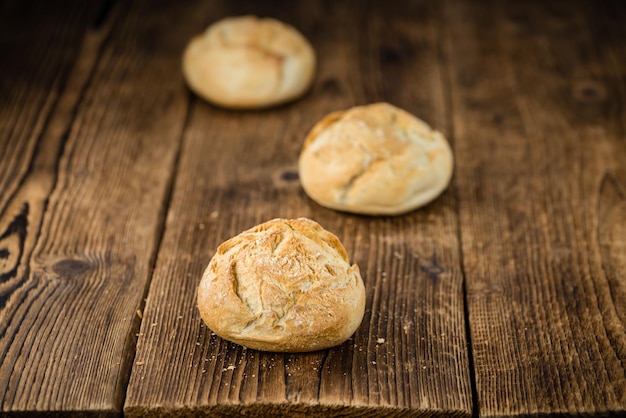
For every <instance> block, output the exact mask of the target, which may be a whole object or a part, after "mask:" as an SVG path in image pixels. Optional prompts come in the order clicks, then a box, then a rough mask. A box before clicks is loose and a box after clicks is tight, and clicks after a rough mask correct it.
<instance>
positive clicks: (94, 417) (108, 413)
mask: <svg viewBox="0 0 626 418" xmlns="http://www.w3.org/2000/svg"><path fill="white" fill-rule="evenodd" d="M1 416H2V417H6V418H31V417H32V418H41V417H42V416H45V417H46V418H65V417H67V418H121V417H122V416H123V415H122V413H121V412H119V411H113V410H104V409H103V410H90V411H66V410H63V411H45V412H43V411H10V412H3V415H1Z"/></svg>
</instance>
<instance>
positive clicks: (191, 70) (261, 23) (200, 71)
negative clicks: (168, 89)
mask: <svg viewBox="0 0 626 418" xmlns="http://www.w3.org/2000/svg"><path fill="white" fill-rule="evenodd" d="M314 71H315V53H314V51H313V47H312V46H311V44H310V43H309V42H308V41H307V40H306V38H304V36H302V34H300V32H298V31H297V30H296V29H294V28H293V27H291V26H289V25H286V24H284V23H282V22H279V21H277V20H275V19H271V18H263V19H260V18H258V17H256V16H239V17H230V18H225V19H222V20H220V21H218V22H215V23H214V24H213V25H211V26H209V27H208V28H207V30H206V31H205V32H204V33H203V34H202V35H199V36H196V37H195V38H193V39H192V40H191V41H190V42H189V45H188V46H187V48H186V49H185V53H184V55H183V74H184V76H185V80H186V81H187V84H188V85H189V87H190V88H191V89H192V90H193V91H194V92H195V93H196V94H198V95H199V96H201V97H203V98H204V99H206V100H208V101H210V102H212V103H214V104H217V105H219V106H223V107H230V108H258V107H266V106H272V105H276V104H280V103H284V102H286V101H289V100H292V99H295V98H296V97H298V96H300V95H302V94H304V92H305V91H306V90H307V89H308V88H309V86H310V85H311V83H312V81H313V76H314Z"/></svg>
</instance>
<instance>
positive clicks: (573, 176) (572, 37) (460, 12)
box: [445, 1, 626, 417]
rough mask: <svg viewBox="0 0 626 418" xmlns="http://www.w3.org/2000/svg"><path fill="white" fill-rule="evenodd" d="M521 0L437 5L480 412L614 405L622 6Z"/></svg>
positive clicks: (622, 355) (620, 386) (618, 412)
mask: <svg viewBox="0 0 626 418" xmlns="http://www.w3.org/2000/svg"><path fill="white" fill-rule="evenodd" d="M533 3H534V4H532V5H528V4H522V3H515V2H505V1H489V2H484V3H482V4H481V5H482V7H472V6H471V5H470V4H469V3H468V2H461V1H450V2H448V4H447V7H446V14H445V23H446V32H447V34H448V40H447V45H448V46H447V56H448V59H449V69H450V83H451V86H450V87H451V88H450V91H451V95H452V109H453V113H454V135H455V141H456V156H457V184H458V192H459V210H460V211H459V216H460V221H461V236H462V252H463V260H464V272H465V275H466V281H467V301H468V310H469V318H468V319H469V324H470V329H471V344H472V354H473V363H474V367H475V378H476V389H477V396H478V403H479V412H480V416H485V417H488V416H498V417H499V416H537V415H540V414H550V413H552V414H560V415H559V416H581V415H584V416H624V414H626V373H625V366H626V335H625V333H624V329H625V327H626V322H625V321H624V319H625V316H624V309H625V308H626V303H625V299H624V294H625V291H626V282H625V281H624V278H625V277H626V270H624V266H625V262H626V252H625V251H624V242H625V241H624V240H625V238H624V237H625V236H626V235H625V234H624V232H626V231H625V230H624V225H625V222H624V219H625V216H626V215H625V213H626V212H625V211H626V200H625V197H626V194H625V193H624V192H625V191H626V170H625V167H626V166H625V162H626V146H625V141H624V140H625V134H626V130H625V129H624V127H625V125H624V120H625V116H626V115H625V114H624V106H623V103H624V102H625V100H626V96H625V91H626V90H625V88H624V86H625V84H624V82H625V79H626V78H625V74H624V65H623V63H624V62H626V55H625V54H624V52H625V51H624V26H623V22H624V21H625V20H624V19H625V17H626V13H625V9H624V7H623V4H618V2H613V3H612V5H611V4H607V5H603V6H598V5H597V4H595V5H594V4H592V3H591V2H575V3H574V4H573V3H572V2H566V1H557V2H543V3H542V2H533ZM601 7H602V8H607V10H610V12H607V11H606V10H604V11H603V10H602V8H601ZM619 28H621V29H619ZM618 62H619V63H620V64H618Z"/></svg>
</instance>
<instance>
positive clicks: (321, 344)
mask: <svg viewBox="0 0 626 418" xmlns="http://www.w3.org/2000/svg"><path fill="white" fill-rule="evenodd" d="M198 308H199V310H200V315H201V317H202V319H203V320H204V322H205V323H206V324H207V326H208V327H209V328H210V329H211V330H213V332H215V333H216V334H217V335H218V336H220V337H222V338H224V339H226V340H229V341H232V342H235V343H237V344H240V345H243V346H245V347H249V348H253V349H257V350H264V351H283V352H301V351H314V350H320V349H323V348H328V347H332V346H334V345H337V344H340V343H342V342H344V341H345V340H347V339H348V338H349V337H350V336H351V335H352V334H353V333H354V332H355V331H356V329H357V328H358V326H359V324H360V323H361V321H362V319H363V314H364V310H365V288H364V285H363V280H362V279H361V275H360V273H359V267H358V266H357V265H356V264H354V265H352V266H351V265H350V263H349V261H348V256H347V254H346V251H345V249H344V247H343V245H341V242H339V239H338V238H337V237H336V236H335V235H333V234H332V233H330V232H328V231H326V230H325V229H323V228H322V227H321V226H320V225H319V224H318V223H316V222H314V221H312V220H310V219H306V218H299V219H293V220H287V219H274V220H271V221H268V222H265V223H263V224H261V225H258V226H256V227H254V228H252V229H249V230H247V231H244V232H242V233H241V234H239V235H237V236H235V237H233V238H231V239H229V240H228V241H226V242H224V243H223V244H221V245H220V246H219V247H218V248H217V253H216V254H215V256H214V257H213V258H212V259H211V262H210V263H209V265H208V267H207V269H206V270H205V272H204V275H203V276H202V280H201V281H200V285H199V287H198Z"/></svg>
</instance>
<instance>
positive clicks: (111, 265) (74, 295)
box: [0, 2, 188, 416]
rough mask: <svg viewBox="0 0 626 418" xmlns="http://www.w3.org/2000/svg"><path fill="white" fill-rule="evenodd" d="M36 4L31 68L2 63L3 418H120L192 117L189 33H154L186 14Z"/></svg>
mask: <svg viewBox="0 0 626 418" xmlns="http://www.w3.org/2000/svg"><path fill="white" fill-rule="evenodd" d="M17 3H18V2H14V4H8V3H7V6H8V7H7V8H8V10H7V9H3V16H7V20H11V19H16V18H17V16H16V15H17V14H18V13H17V12H14V11H13V9H11V7H18V6H16V5H17ZM148 3H149V4H148ZM22 4H23V3H22ZM30 6H31V7H28V5H24V6H23V7H24V8H25V9H24V11H23V14H24V16H26V17H27V18H26V19H24V20H22V21H21V22H20V21H19V20H18V21H17V22H18V26H19V27H18V29H19V30H21V31H22V32H19V31H18V32H17V35H15V36H16V37H17V38H12V37H11V36H13V35H12V34H11V33H8V34H7V33H3V34H4V35H5V36H8V38H4V39H9V40H10V41H11V42H9V47H10V48H14V49H12V50H10V54H9V56H12V57H15V58H16V59H15V60H9V61H5V60H4V59H3V60H2V64H1V65H2V67H3V77H2V81H3V83H4V84H3V86H6V89H7V90H8V92H9V94H8V95H3V97H2V99H1V100H2V108H1V110H0V112H2V114H1V115H0V119H1V121H2V122H1V123H2V125H1V126H2V129H3V135H2V137H1V138H0V144H2V147H3V148H2V151H3V152H2V154H0V184H2V190H1V192H0V276H1V277H2V280H1V283H0V286H1V287H0V290H1V292H2V293H1V299H0V301H1V305H0V318H1V321H0V324H1V325H0V404H1V408H0V410H1V411H2V413H3V414H7V413H8V414H12V413H15V414H20V413H36V412H38V411H39V412H42V411H57V412H58V413H59V414H60V415H62V416H66V415H68V414H70V413H76V414H83V413H89V414H92V415H119V414H120V412H121V408H122V403H123V399H124V397H125V389H126V385H127V382H128V377H129V374H130V363H131V360H132V357H133V348H134V344H135V338H136V335H135V334H136V332H137V330H138V326H139V318H138V317H137V314H136V311H137V309H138V308H139V307H140V306H141V303H142V299H143V295H144V293H145V292H146V288H147V282H148V279H149V277H150V268H151V265H152V261H153V259H154V257H155V253H156V248H157V244H158V239H159V237H160V232H161V226H162V223H163V218H164V207H163V206H164V204H165V203H166V201H167V198H168V190H169V186H170V182H171V178H172V174H173V168H174V162H175V159H176V155H177V151H178V149H179V141H180V136H181V132H182V126H183V123H184V120H185V114H186V109H187V97H188V96H187V92H186V89H185V88H184V85H183V84H182V81H181V77H180V76H179V58H178V48H179V44H180V42H182V41H183V39H186V37H187V34H186V33H180V32H176V33H171V32H164V31H160V30H155V27H159V26H165V24H166V22H168V21H169V20H170V19H176V18H177V16H178V12H177V10H171V9H167V10H164V8H163V5H162V4H159V3H158V2H145V3H142V2H139V3H137V4H133V5H128V4H127V3H124V4H117V5H116V4H113V3H111V4H108V3H106V4H104V5H98V4H94V5H92V6H89V7H86V6H84V5H83V3H82V2H77V5H75V6H74V7H72V8H70V7H60V5H58V4H50V5H49V6H48V5H46V6H43V4H42V5H40V6H37V7H45V9H44V10H42V11H38V9H37V8H36V7H35V6H33V5H30ZM83 8H84V9H85V10H82V9H83ZM180 9H182V10H185V8H184V7H181V8H180ZM5 12H6V13H7V14H6V15H4V13H5ZM30 17H33V18H32V19H31V18H30ZM11 21H12V20H11ZM22 26H24V27H23V28H22ZM9 28H11V26H9ZM3 30H4V27H3ZM8 32H10V31H8ZM21 37H23V39H21ZM22 51H23V52H22ZM22 53H23V54H24V55H22ZM5 74H8V75H9V76H10V77H9V78H5V77H4V75H5ZM3 88H4V87H3ZM5 132H8V135H5Z"/></svg>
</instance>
